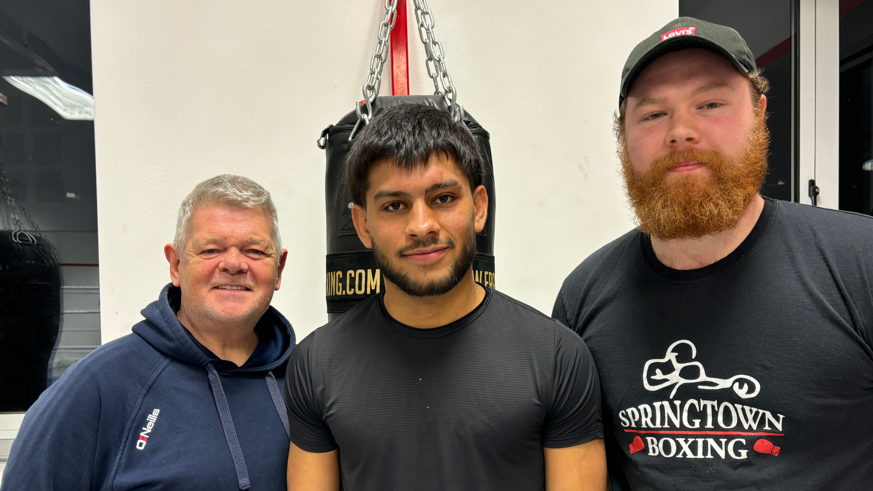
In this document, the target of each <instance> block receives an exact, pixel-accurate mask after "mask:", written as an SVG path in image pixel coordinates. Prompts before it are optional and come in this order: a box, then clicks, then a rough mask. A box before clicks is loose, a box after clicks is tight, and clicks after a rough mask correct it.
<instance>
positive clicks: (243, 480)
mask: <svg viewBox="0 0 873 491" xmlns="http://www.w3.org/2000/svg"><path fill="white" fill-rule="evenodd" d="M206 371H207V372H208V373H209V385H211V386H212V398H213V399H214V400H215V407H216V408H218V417H219V418H220V419H221V428H222V429H223V430H224V438H225V439H226V440H227V448H229V449H230V456H231V458H233V466H234V468H235V469H236V480H237V483H238V484H239V489H242V490H246V489H249V488H251V487H252V483H251V481H250V480H249V470H248V467H246V459H245V458H244V457H243V454H242V448H241V447H240V446H239V438H237V436H236V428H235V427H234V426H233V419H232V418H231V417H230V406H228V405H227V396H225V395H224V387H222V386H221V379H220V378H219V377H218V371H216V370H215V367H214V366H212V363H207V364H206Z"/></svg>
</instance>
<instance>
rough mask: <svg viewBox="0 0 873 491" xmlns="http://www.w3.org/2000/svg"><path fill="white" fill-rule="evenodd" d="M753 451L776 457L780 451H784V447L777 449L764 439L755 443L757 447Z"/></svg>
mask: <svg viewBox="0 0 873 491" xmlns="http://www.w3.org/2000/svg"><path fill="white" fill-rule="evenodd" d="M752 449H753V450H755V451H756V452H758V453H766V454H770V455H774V456H775V455H779V451H780V450H782V447H777V446H776V445H773V444H772V443H770V442H769V441H767V440H764V439H763V438H762V439H760V440H758V441H756V442H755V446H754V447H752Z"/></svg>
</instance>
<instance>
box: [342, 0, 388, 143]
mask: <svg viewBox="0 0 873 491" xmlns="http://www.w3.org/2000/svg"><path fill="white" fill-rule="evenodd" d="M395 22H397V0H385V19H384V20H383V21H382V23H381V24H379V32H378V34H377V42H376V52H375V53H373V56H371V57H370V74H369V75H367V81H366V82H364V86H363V87H361V92H362V93H363V94H364V100H363V101H362V104H355V113H357V115H358V122H357V124H355V127H354V128H353V129H352V133H351V134H350V135H349V141H351V140H352V139H353V138H354V137H355V133H357V131H358V127H359V126H360V125H361V121H363V122H364V126H366V125H368V124H370V118H372V117H373V102H374V101H375V100H376V96H378V95H379V91H380V90H381V89H382V68H383V67H384V66H385V60H386V59H387V56H386V53H387V52H386V50H385V48H386V47H387V46H388V40H389V39H391V31H392V30H393V29H394V23H395ZM362 107H363V108H365V109H366V111H364V110H362Z"/></svg>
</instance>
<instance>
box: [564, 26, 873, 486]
mask: <svg viewBox="0 0 873 491" xmlns="http://www.w3.org/2000/svg"><path fill="white" fill-rule="evenodd" d="M766 92H767V82H766V80H765V79H764V78H763V77H761V75H760V73H759V70H758V69H757V68H756V66H755V59H754V57H753V55H752V53H751V52H750V51H749V49H748V47H747V46H746V44H745V42H744V41H743V39H742V38H741V37H740V36H739V34H737V32H736V31H734V30H733V29H730V28H727V27H723V26H718V25H714V24H710V23H707V22H702V21H699V20H696V19H692V18H688V17H682V18H679V19H676V20H674V21H672V22H670V23H669V24H667V25H666V26H664V27H663V28H662V29H660V30H659V31H657V32H656V33H654V34H653V35H652V37H650V38H649V39H646V40H645V41H643V42H642V43H640V44H639V45H638V46H637V47H636V48H635V49H634V50H633V52H632V53H631V55H630V57H629V59H628V61H627V64H626V65H625V69H624V71H623V73H622V85H621V93H620V98H619V105H620V111H619V115H618V117H617V118H616V122H615V128H616V135H617V137H618V143H619V156H620V159H621V163H622V169H623V173H624V179H625V187H626V190H627V194H628V197H629V200H630V203H631V205H632V206H633V208H634V210H635V212H636V216H637V223H638V225H639V227H638V229H635V230H633V231H631V232H629V233H627V234H625V235H624V236H622V237H620V238H618V239H617V240H615V241H614V242H612V243H610V244H608V245H606V246H605V247H603V248H602V249H600V250H599V251H597V252H595V253H594V254H592V255H591V256H590V257H589V258H588V259H586V260H585V261H584V262H583V263H582V264H581V265H580V266H579V267H578V268H576V270H575V271H573V273H571V274H570V276H569V277H568V278H567V279H566V281H565V282H564V285H563V287H562V288H561V292H560V294H559V295H558V299H557V301H556V302H555V308H554V312H553V317H554V318H556V319H558V320H560V321H561V322H564V323H565V324H566V325H568V326H570V327H571V328H572V329H574V330H575V331H576V332H578V333H579V334H580V335H581V336H582V338H583V340H584V341H585V342H586V344H587V345H588V347H589V348H590V350H591V354H592V356H593V357H594V361H595V363H596V364H597V368H598V370H599V372H600V381H601V387H602V390H603V418H604V426H605V433H606V435H607V436H606V445H607V458H608V462H609V474H610V484H611V487H612V489H670V490H695V491H698V490H735V489H736V490H740V489H767V490H786V491H787V490H791V491H797V490H822V491H824V490H828V491H830V490H860V489H871V487H873V417H871V416H873V348H871V347H873V343H871V340H873V254H870V252H869V245H870V244H871V243H873V218H871V217H867V216H862V215H855V214H851V213H846V212H839V211H832V210H822V209H818V208H813V207H810V206H804V205H799V204H795V203H788V202H780V201H774V200H770V199H765V198H762V197H761V196H760V195H759V194H758V191H759V189H760V187H761V185H762V182H763V178H764V175H765V174H766V170H767V147H768V133H767V128H766V125H765V122H766V107H767V98H766V96H765V93H766ZM834 158H836V155H835V156H834Z"/></svg>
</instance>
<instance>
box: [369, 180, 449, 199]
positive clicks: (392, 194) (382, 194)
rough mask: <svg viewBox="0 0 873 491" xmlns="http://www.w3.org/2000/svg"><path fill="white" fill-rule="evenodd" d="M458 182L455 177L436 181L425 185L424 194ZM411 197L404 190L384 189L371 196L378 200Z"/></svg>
mask: <svg viewBox="0 0 873 491" xmlns="http://www.w3.org/2000/svg"><path fill="white" fill-rule="evenodd" d="M460 184H461V183H460V182H459V181H457V180H456V179H447V180H445V181H443V182H438V183H436V184H431V185H430V186H428V187H427V189H425V190H424V194H426V195H427V194H430V193H432V192H434V191H436V190H437V189H443V188H450V187H454V186H460ZM411 197H412V195H411V194H409V193H407V192H405V191H386V190H382V191H379V192H377V193H376V194H375V195H374V196H373V201H378V200H379V199H381V198H411Z"/></svg>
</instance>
